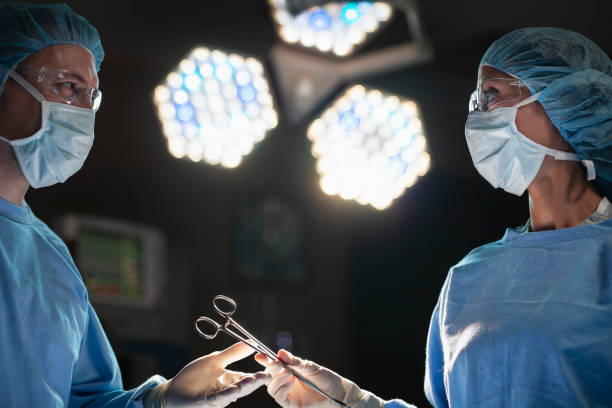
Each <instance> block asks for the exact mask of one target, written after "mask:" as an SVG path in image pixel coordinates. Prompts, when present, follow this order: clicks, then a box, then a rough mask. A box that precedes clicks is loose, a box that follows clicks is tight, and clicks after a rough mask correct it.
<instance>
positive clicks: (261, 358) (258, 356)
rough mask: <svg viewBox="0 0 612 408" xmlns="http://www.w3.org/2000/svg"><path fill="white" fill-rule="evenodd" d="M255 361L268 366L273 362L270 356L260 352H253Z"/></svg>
mask: <svg viewBox="0 0 612 408" xmlns="http://www.w3.org/2000/svg"><path fill="white" fill-rule="evenodd" d="M255 361H257V362H258V363H259V364H261V365H262V366H264V367H268V366H269V365H270V364H272V363H274V361H272V359H271V358H269V357H268V356H266V355H265V354H262V353H257V354H255Z"/></svg>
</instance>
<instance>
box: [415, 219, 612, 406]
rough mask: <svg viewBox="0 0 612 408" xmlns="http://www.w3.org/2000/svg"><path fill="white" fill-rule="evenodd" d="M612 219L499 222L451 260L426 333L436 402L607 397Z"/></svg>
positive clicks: (592, 402)
mask: <svg viewBox="0 0 612 408" xmlns="http://www.w3.org/2000/svg"><path fill="white" fill-rule="evenodd" d="M611 291H612V220H608V221H604V222H601V223H599V224H595V225H582V226H578V227H574V228H564V229H559V230H551V231H541V232H529V233H527V232H524V229H523V231H521V230H512V229H508V230H507V231H506V233H505V235H504V236H503V238H502V239H501V240H499V241H497V242H494V243H491V244H488V245H484V246H482V247H479V248H476V249H475V250H473V251H472V252H470V253H469V254H468V255H467V256H466V257H465V258H464V259H463V260H462V261H461V262H459V264H457V265H456V266H454V267H453V268H451V270H450V272H449V274H448V276H447V279H446V282H445V284H444V286H443V288H442V292H441V294H440V298H439V300H438V304H437V305H436V307H435V309H434V312H433V316H432V319H431V325H430V329H429V336H428V341H427V362H426V374H425V393H426V395H427V398H428V399H429V401H430V402H431V403H432V404H433V405H434V406H435V407H438V408H441V407H538V408H543V407H587V406H588V407H610V406H612V303H611V301H612V292H611Z"/></svg>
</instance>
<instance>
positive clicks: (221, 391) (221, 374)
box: [143, 343, 271, 408]
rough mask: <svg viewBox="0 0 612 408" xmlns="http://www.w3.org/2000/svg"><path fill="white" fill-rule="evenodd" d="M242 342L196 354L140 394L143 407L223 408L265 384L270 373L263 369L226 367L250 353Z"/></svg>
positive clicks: (251, 351) (248, 348)
mask: <svg viewBox="0 0 612 408" xmlns="http://www.w3.org/2000/svg"><path fill="white" fill-rule="evenodd" d="M253 351H254V350H253V349H252V348H251V347H249V346H247V345H246V344H244V343H236V344H234V345H233V346H230V347H228V348H227V349H225V350H223V351H217V352H215V353H211V354H209V355H207V356H204V357H200V358H198V359H196V360H193V361H192V362H191V363H189V364H187V365H186V366H185V367H183V369H182V370H181V371H180V372H179V373H178V374H177V375H176V376H175V377H174V378H173V379H171V380H169V381H167V382H166V383H164V384H161V385H158V386H157V387H155V388H153V389H152V390H151V391H149V392H148V393H147V394H146V395H145V396H144V401H143V402H144V406H145V407H146V408H191V407H200V408H208V407H215V408H217V407H219V408H220V407H225V406H227V405H229V404H231V403H232V402H234V401H236V400H237V399H238V398H240V397H243V396H245V395H248V394H250V393H252V392H253V391H255V390H256V389H257V388H259V387H261V386H262V385H264V384H267V383H268V382H269V381H270V379H271V376H270V374H267V373H264V372H261V371H260V372H257V373H253V374H250V373H241V372H237V371H231V370H226V369H225V367H226V366H228V365H230V364H231V363H233V362H235V361H238V360H242V359H243V358H245V357H247V356H250V355H251V354H253Z"/></svg>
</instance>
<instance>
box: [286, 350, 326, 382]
mask: <svg viewBox="0 0 612 408" xmlns="http://www.w3.org/2000/svg"><path fill="white" fill-rule="evenodd" d="M278 358H279V360H281V361H282V362H283V363H284V364H285V365H287V366H288V367H291V368H292V369H293V370H295V371H297V372H298V373H300V374H302V375H305V376H309V375H314V374H317V373H318V372H319V371H321V369H322V367H321V366H320V365H318V364H316V363H313V362H312V361H308V360H302V359H301V358H299V357H296V356H294V355H293V354H291V353H289V352H288V351H287V350H281V351H279V352H278Z"/></svg>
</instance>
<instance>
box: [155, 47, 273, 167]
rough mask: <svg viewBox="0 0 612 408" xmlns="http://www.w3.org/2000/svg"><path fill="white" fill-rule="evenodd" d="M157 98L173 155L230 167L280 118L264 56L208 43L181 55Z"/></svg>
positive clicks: (157, 104)
mask: <svg viewBox="0 0 612 408" xmlns="http://www.w3.org/2000/svg"><path fill="white" fill-rule="evenodd" d="M154 102H155V104H156V106H157V111H158V117H159V119H160V121H161V124H162V129H163V133H164V135H165V137H166V139H167V143H168V150H169V151H170V153H171V154H172V155H173V156H175V157H177V158H183V157H186V158H189V159H191V160H193V161H195V162H199V161H203V162H205V163H208V164H211V165H217V164H220V165H221V166H223V167H227V168H233V167H236V166H238V165H239V164H240V163H241V161H242V158H243V157H244V156H246V155H247V154H249V153H250V152H251V151H252V150H253V147H254V146H255V145H256V144H257V143H258V142H260V141H261V140H263V139H264V137H265V136H266V133H267V132H268V131H269V130H270V129H273V128H274V127H276V125H277V122H278V117H277V113H276V109H275V107H274V103H273V99H272V95H271V92H270V86H269V84H268V80H267V79H266V75H265V72H264V68H263V65H262V64H261V62H259V61H258V60H257V59H256V58H253V57H247V56H242V55H238V54H235V53H226V52H224V51H220V50H211V49H209V48H206V47H198V48H196V49H194V50H193V51H192V52H191V53H189V55H188V56H187V57H186V58H184V59H183V60H182V61H180V63H179V64H178V67H177V68H176V69H175V70H174V71H172V72H170V73H169V74H168V76H167V77H166V80H165V81H164V82H163V83H162V84H160V85H158V86H157V87H156V88H155V91H154Z"/></svg>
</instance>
